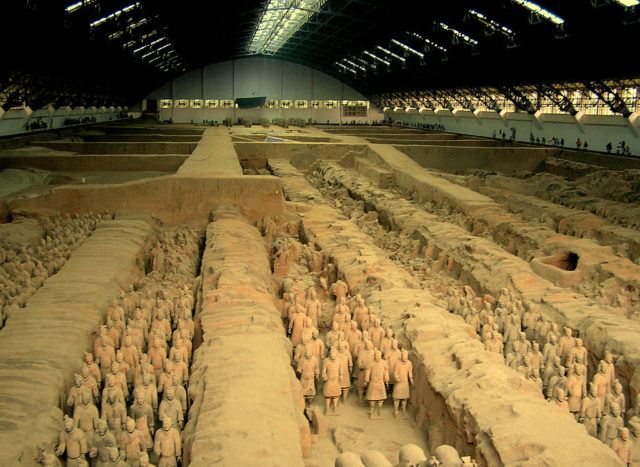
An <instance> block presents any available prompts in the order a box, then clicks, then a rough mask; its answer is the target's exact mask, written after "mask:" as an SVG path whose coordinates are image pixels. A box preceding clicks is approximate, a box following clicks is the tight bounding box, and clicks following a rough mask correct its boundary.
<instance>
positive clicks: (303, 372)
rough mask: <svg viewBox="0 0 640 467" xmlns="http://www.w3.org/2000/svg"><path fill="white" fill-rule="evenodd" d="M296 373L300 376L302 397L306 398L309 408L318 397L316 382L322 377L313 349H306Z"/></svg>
mask: <svg viewBox="0 0 640 467" xmlns="http://www.w3.org/2000/svg"><path fill="white" fill-rule="evenodd" d="M296 371H297V373H298V374H299V375H300V384H301V385H302V395H303V396H304V401H305V404H306V406H307V407H309V406H310V405H311V402H313V398H314V397H315V395H316V382H317V381H318V378H319V376H320V369H319V368H318V360H317V359H316V358H315V357H314V355H313V349H311V348H306V349H305V353H304V358H301V359H300V361H299V362H298V367H297V369H296Z"/></svg>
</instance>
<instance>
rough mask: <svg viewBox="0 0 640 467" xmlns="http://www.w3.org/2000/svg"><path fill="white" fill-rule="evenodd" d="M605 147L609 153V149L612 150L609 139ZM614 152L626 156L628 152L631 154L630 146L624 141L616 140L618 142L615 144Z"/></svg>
mask: <svg viewBox="0 0 640 467" xmlns="http://www.w3.org/2000/svg"><path fill="white" fill-rule="evenodd" d="M605 148H606V150H607V152H608V153H611V151H612V150H613V145H612V144H611V141H609V142H608V143H607V146H606V147H605ZM616 154H622V155H627V156H628V155H629V154H631V148H630V147H629V145H628V144H627V143H626V142H625V141H618V144H617V145H616Z"/></svg>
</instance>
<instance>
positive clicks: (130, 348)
mask: <svg viewBox="0 0 640 467" xmlns="http://www.w3.org/2000/svg"><path fill="white" fill-rule="evenodd" d="M121 350H122V357H123V359H124V361H125V362H127V364H128V365H129V371H130V373H131V374H130V375H129V376H127V379H129V380H133V375H134V374H135V372H136V370H137V368H138V366H139V365H140V355H139V350H138V348H137V347H136V346H135V345H133V340H132V339H131V336H125V337H124V345H123V346H122V348H121Z"/></svg>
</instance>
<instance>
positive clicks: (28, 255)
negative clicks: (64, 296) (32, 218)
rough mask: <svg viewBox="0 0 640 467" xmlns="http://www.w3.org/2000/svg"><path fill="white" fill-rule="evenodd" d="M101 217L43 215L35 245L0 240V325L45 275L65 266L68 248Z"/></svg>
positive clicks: (21, 304)
mask: <svg viewBox="0 0 640 467" xmlns="http://www.w3.org/2000/svg"><path fill="white" fill-rule="evenodd" d="M102 218H103V215H102V214H100V215H98V216H94V215H92V214H85V215H82V216H80V215H74V216H70V215H69V214H66V215H64V216H60V215H57V216H52V217H48V218H43V219H42V220H41V221H40V222H41V224H42V229H43V237H42V238H41V239H40V242H39V244H38V245H35V246H31V245H24V246H18V245H13V244H12V243H11V242H10V241H6V242H4V243H3V244H0V312H1V313H0V329H1V328H2V327H4V323H5V321H6V320H7V318H9V317H10V316H11V315H12V314H13V313H16V312H17V311H18V310H19V309H20V308H23V307H24V306H25V305H26V303H27V299H28V298H29V297H31V295H33V294H34V293H35V292H36V290H38V289H39V288H40V287H41V286H42V284H43V283H44V281H45V280H46V279H47V278H49V277H50V276H52V275H53V274H55V273H56V272H58V271H59V270H60V269H61V268H62V266H64V264H65V262H66V261H67V259H68V258H69V256H70V255H71V252H72V251H73V250H74V249H75V248H76V247H78V246H79V245H80V243H81V242H82V240H83V239H84V238H85V237H87V236H89V235H91V232H93V230H95V228H96V226H97V225H98V222H100V220H101V219H102Z"/></svg>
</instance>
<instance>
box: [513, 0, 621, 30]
mask: <svg viewBox="0 0 640 467" xmlns="http://www.w3.org/2000/svg"><path fill="white" fill-rule="evenodd" d="M513 1H514V2H515V3H517V4H518V5H521V6H523V7H525V8H526V9H527V10H529V11H531V12H532V13H535V14H537V15H539V16H542V17H543V18H545V19H546V20H548V21H551V22H552V23H554V24H558V25H559V24H564V19H562V18H561V17H559V16H558V15H556V14H554V13H551V12H550V11H549V10H545V9H544V8H542V7H541V6H540V5H538V4H537V3H533V2H530V1H529V0H513ZM616 1H618V0H616ZM620 1H627V0H620ZM629 1H630V0H629Z"/></svg>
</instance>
